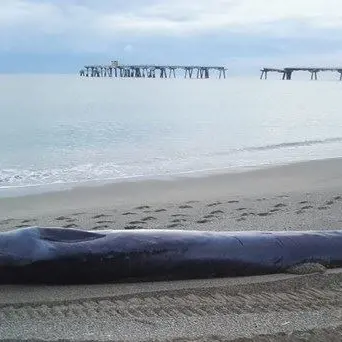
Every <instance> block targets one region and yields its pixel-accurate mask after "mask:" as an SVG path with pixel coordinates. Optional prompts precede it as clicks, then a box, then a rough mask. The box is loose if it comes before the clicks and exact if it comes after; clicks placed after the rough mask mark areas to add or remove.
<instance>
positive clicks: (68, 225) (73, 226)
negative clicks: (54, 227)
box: [62, 223, 78, 228]
mask: <svg viewBox="0 0 342 342" xmlns="http://www.w3.org/2000/svg"><path fill="white" fill-rule="evenodd" d="M62 227H63V228H77V227H78V225H77V224H74V223H70V224H65V225H64V226H62Z"/></svg>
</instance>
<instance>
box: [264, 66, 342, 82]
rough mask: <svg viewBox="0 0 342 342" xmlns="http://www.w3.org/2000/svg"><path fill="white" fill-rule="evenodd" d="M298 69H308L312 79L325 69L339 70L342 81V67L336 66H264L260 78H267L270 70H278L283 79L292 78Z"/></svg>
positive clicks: (316, 77)
mask: <svg viewBox="0 0 342 342" xmlns="http://www.w3.org/2000/svg"><path fill="white" fill-rule="evenodd" d="M296 71H306V72H309V73H310V75H311V77H310V79H311V80H317V79H318V76H317V75H318V73H319V72H325V71H331V72H337V73H338V74H339V75H340V81H342V67H334V68H325V67H323V68H321V67H314V68H311V67H302V68H298V67H286V68H283V69H277V68H263V69H261V76H260V79H261V80H262V79H265V80H267V76H268V73H269V72H276V73H280V74H281V78H282V79H283V80H291V79H292V75H293V73H294V72H296Z"/></svg>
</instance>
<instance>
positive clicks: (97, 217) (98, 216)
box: [93, 214, 110, 219]
mask: <svg viewBox="0 0 342 342" xmlns="http://www.w3.org/2000/svg"><path fill="white" fill-rule="evenodd" d="M109 216H110V215H106V214H98V215H95V216H93V219H99V218H102V217H109Z"/></svg>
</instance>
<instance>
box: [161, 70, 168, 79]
mask: <svg viewBox="0 0 342 342" xmlns="http://www.w3.org/2000/svg"><path fill="white" fill-rule="evenodd" d="M160 78H167V75H166V69H165V68H160Z"/></svg>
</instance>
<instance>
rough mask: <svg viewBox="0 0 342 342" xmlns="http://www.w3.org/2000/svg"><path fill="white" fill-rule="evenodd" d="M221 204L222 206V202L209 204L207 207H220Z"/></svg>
mask: <svg viewBox="0 0 342 342" xmlns="http://www.w3.org/2000/svg"><path fill="white" fill-rule="evenodd" d="M220 204H222V202H214V203H209V204H207V207H216V206H218V205H220Z"/></svg>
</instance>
